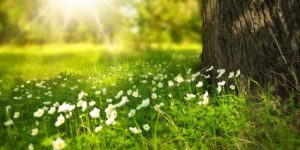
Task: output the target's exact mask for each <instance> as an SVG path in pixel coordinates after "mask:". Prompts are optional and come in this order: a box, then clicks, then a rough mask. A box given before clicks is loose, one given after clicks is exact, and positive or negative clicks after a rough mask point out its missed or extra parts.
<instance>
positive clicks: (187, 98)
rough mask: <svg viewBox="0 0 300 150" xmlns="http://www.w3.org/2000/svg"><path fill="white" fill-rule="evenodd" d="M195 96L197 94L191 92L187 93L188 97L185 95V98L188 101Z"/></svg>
mask: <svg viewBox="0 0 300 150" xmlns="http://www.w3.org/2000/svg"><path fill="white" fill-rule="evenodd" d="M194 98H196V95H194V94H189V93H187V94H186V97H184V99H185V100H187V101H189V100H192V99H194Z"/></svg>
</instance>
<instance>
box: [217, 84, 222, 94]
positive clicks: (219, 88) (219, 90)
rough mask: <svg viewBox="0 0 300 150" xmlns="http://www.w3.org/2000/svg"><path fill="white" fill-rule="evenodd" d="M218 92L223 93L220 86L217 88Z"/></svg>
mask: <svg viewBox="0 0 300 150" xmlns="http://www.w3.org/2000/svg"><path fill="white" fill-rule="evenodd" d="M217 92H218V93H221V92H222V87H221V86H220V85H219V86H218V87H217Z"/></svg>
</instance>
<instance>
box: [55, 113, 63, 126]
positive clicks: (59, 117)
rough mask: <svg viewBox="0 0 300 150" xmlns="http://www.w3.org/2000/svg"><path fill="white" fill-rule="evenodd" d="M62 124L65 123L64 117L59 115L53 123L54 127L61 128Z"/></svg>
mask: <svg viewBox="0 0 300 150" xmlns="http://www.w3.org/2000/svg"><path fill="white" fill-rule="evenodd" d="M63 123H65V117H64V116H63V115H62V114H60V115H59V116H58V117H57V120H56V122H55V126H56V127H58V126H61V125H62V124H63Z"/></svg>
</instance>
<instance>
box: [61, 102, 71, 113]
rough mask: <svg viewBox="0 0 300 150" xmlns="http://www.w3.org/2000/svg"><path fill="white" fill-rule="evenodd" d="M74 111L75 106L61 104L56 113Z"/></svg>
mask: <svg viewBox="0 0 300 150" xmlns="http://www.w3.org/2000/svg"><path fill="white" fill-rule="evenodd" d="M74 109H75V105H71V104H68V103H65V102H64V103H63V104H62V105H60V106H59V107H58V111H57V112H59V113H60V112H67V111H73V110H74Z"/></svg>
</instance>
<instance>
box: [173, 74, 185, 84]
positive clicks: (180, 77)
mask: <svg viewBox="0 0 300 150" xmlns="http://www.w3.org/2000/svg"><path fill="white" fill-rule="evenodd" d="M175 81H176V82H178V83H182V82H184V79H183V78H182V76H181V75H178V76H177V77H175Z"/></svg>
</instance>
